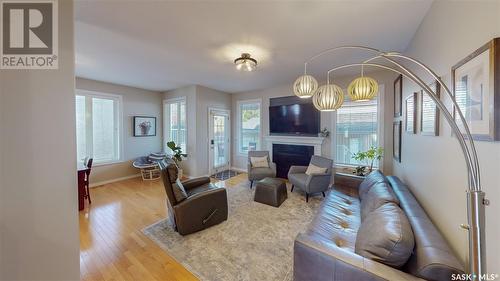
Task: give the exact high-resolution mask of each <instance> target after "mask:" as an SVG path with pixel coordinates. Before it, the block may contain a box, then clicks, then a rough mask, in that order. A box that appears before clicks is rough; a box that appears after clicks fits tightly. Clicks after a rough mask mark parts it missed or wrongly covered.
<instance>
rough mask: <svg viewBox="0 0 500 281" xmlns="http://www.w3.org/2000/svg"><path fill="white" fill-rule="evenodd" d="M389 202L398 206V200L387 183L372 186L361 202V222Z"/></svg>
mask: <svg viewBox="0 0 500 281" xmlns="http://www.w3.org/2000/svg"><path fill="white" fill-rule="evenodd" d="M391 202H392V203H396V204H397V205H399V200H398V199H397V197H396V195H395V194H394V191H392V188H391V186H390V185H389V184H388V183H385V182H382V183H377V184H375V185H373V186H372V187H371V188H370V190H369V191H368V192H367V193H366V195H365V198H364V199H363V200H361V221H363V220H364V219H365V218H366V217H367V216H368V215H369V214H370V213H371V212H373V211H375V210H376V209H378V208H379V207H380V206H382V205H384V204H387V203H391Z"/></svg>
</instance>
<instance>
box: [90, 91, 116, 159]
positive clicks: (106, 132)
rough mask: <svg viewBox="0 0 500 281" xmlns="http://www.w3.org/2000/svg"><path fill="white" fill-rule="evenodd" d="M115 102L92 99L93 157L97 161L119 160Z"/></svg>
mask: <svg viewBox="0 0 500 281" xmlns="http://www.w3.org/2000/svg"><path fill="white" fill-rule="evenodd" d="M114 111H115V110H114V101H113V100H110V99H102V98H92V135H93V138H92V140H93V155H94V159H95V160H96V161H98V162H99V161H101V162H102V161H113V160H117V158H118V157H117V149H116V147H117V143H116V140H115V112H114Z"/></svg>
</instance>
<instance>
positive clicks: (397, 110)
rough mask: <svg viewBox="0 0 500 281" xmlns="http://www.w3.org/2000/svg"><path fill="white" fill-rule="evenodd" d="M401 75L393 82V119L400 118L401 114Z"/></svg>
mask: <svg viewBox="0 0 500 281" xmlns="http://www.w3.org/2000/svg"><path fill="white" fill-rule="evenodd" d="M402 108H403V75H399V76H398V78H396V80H394V117H401V115H402V113H403V110H402Z"/></svg>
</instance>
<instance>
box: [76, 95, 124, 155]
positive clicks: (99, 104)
mask: <svg viewBox="0 0 500 281" xmlns="http://www.w3.org/2000/svg"><path fill="white" fill-rule="evenodd" d="M120 116H121V98H120V97H119V96H115V95H107V94H100V93H93V92H86V91H77V96H76V139H77V159H78V161H82V160H83V159H85V158H86V157H89V158H93V159H94V163H96V164H103V163H110V162H116V161H119V160H120V159H121V155H120V154H121V153H120V149H121V144H120V143H121V140H120V120H121V118H120Z"/></svg>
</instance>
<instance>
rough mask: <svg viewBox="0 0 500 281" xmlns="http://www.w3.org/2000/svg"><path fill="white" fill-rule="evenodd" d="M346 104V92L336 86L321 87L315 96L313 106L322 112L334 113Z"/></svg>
mask: <svg viewBox="0 0 500 281" xmlns="http://www.w3.org/2000/svg"><path fill="white" fill-rule="evenodd" d="M343 103H344V91H342V88H340V87H339V86H337V85H335V84H327V85H323V86H321V87H319V89H318V91H316V93H315V94H314V96H313V104H314V107H316V108H317V109H318V110H320V111H334V110H337V109H339V108H340V107H341V106H342V104H343Z"/></svg>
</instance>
